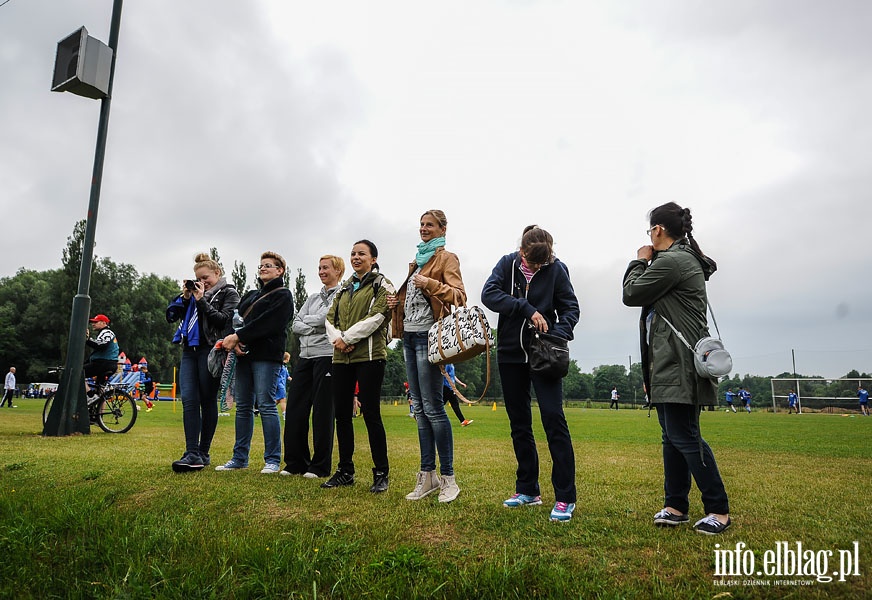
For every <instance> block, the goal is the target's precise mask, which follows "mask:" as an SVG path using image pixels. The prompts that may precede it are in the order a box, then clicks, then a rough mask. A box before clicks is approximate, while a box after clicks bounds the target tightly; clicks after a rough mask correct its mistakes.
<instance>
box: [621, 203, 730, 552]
mask: <svg viewBox="0 0 872 600" xmlns="http://www.w3.org/2000/svg"><path fill="white" fill-rule="evenodd" d="M648 221H649V225H648V227H649V229H648V231H647V232H646V233H647V234H648V235H649V236H650V239H651V243H650V244H649V245H645V246H642V247H641V248H639V249H638V251H637V253H636V259H635V260H632V261H630V264H629V265H628V266H627V270H626V272H625V273H624V292H623V301H624V304H626V305H627V306H639V307H641V308H642V314H641V323H640V328H641V339H640V343H641V347H642V375H643V380H644V382H645V386H646V389H647V390H648V393H649V395H650V398H651V402H652V403H653V404H654V406H655V407H656V408H657V419H658V421H659V422H660V429H661V438H662V440H663V479H664V485H663V488H664V492H665V495H664V501H663V509H662V510H660V511H659V512H658V513H656V514H655V515H654V524H655V525H658V526H669V527H675V526H678V525H681V524H682V523H687V522H688V521H689V517H688V512H689V509H690V501H689V493H690V483H691V478H693V480H694V481H696V485H697V487H698V488H699V490H700V492H701V494H702V501H703V506H704V509H705V512H706V516H705V517H703V518H702V519H700V520H698V521H697V522H696V523H695V524H694V526H693V528H694V529H695V530H696V531H698V532H699V533H703V534H707V535H715V534H719V533H722V532H724V531H725V530H726V529H727V528H728V527H729V526H730V522H731V521H730V504H729V499H728V498H727V491H726V489H725V487H724V482H723V480H722V479H721V474H720V471H719V470H718V466H717V463H716V462H715V456H714V454H713V453H712V450H711V448H710V447H709V445H708V444H707V443H706V441H705V440H704V439H703V438H702V436H701V435H700V427H699V415H700V410H701V407H702V406H711V405H714V404H717V391H718V390H717V381H716V380H715V379H713V378H710V377H702V376H700V375H699V374H698V373H697V371H696V368H695V367H694V356H693V352H692V351H691V350H689V349H688V348H686V347H685V346H684V345H683V344H682V343H681V341H680V340H679V339H678V337H677V336H676V335H675V333H674V332H673V331H672V329H671V328H670V327H669V325H668V324H667V323H666V321H667V320H668V321H669V322H670V323H672V325H673V326H674V327H675V328H676V329H677V330H678V331H680V332H681V333H682V334H683V335H684V337H685V338H686V339H687V341H688V343H690V344H691V346H692V345H693V344H695V343H696V342H697V341H698V340H699V339H700V338H703V337H706V336H708V335H709V332H708V325H707V321H706V306H707V303H708V302H707V298H706V281H707V280H708V278H709V276H710V275H711V274H712V273H713V272H714V271H715V269H716V268H717V267H716V265H715V264H714V261H712V260H711V259H709V258H708V257H706V256H705V255H704V254H703V252H702V250H700V248H699V245H698V244H697V243H696V240H694V239H693V235H692V233H691V232H692V231H693V222H692V220H691V215H690V210H688V209H686V208H681V207H680V206H678V205H677V204H675V203H674V202H669V203H667V204H664V205H662V206H658V207H657V208H655V209H653V210H652V211H651V212H650V213H648Z"/></svg>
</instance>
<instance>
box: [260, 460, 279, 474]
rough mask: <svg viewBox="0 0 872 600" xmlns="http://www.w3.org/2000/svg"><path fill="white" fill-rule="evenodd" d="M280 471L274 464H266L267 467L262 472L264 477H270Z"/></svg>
mask: <svg viewBox="0 0 872 600" xmlns="http://www.w3.org/2000/svg"><path fill="white" fill-rule="evenodd" d="M279 470H280V468H279V466H278V465H274V464H272V463H266V465H265V466H264V467H263V468H262V469H261V470H260V472H261V473H263V474H264V475H269V474H272V473H278V472H279Z"/></svg>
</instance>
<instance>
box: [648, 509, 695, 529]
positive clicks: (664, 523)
mask: <svg viewBox="0 0 872 600" xmlns="http://www.w3.org/2000/svg"><path fill="white" fill-rule="evenodd" d="M689 520H690V519H689V518H688V516H687V515H676V514H673V513H671V512H669V511H668V510H666V509H665V508H664V509H663V510H661V511H660V512H658V513H657V514H656V515H654V524H655V525H657V526H658V527H675V526H676V525H682V524H684V523H687V522H688V521H689Z"/></svg>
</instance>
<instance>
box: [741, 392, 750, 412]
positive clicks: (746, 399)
mask: <svg viewBox="0 0 872 600" xmlns="http://www.w3.org/2000/svg"><path fill="white" fill-rule="evenodd" d="M739 398H741V399H742V404H744V405H745V410H746V411H748V414H751V392H749V391H748V390H746V389H745V388H743V387H740V388H739Z"/></svg>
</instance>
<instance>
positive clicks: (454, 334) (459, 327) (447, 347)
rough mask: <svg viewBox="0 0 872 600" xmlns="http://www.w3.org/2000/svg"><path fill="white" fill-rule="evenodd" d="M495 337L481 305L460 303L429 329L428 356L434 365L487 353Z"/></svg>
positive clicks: (461, 360) (457, 361)
mask: <svg viewBox="0 0 872 600" xmlns="http://www.w3.org/2000/svg"><path fill="white" fill-rule="evenodd" d="M493 344H494V336H493V332H492V331H491V327H490V324H489V323H488V322H487V317H486V316H485V314H484V311H483V310H482V309H481V308H479V307H478V306H473V307H470V308H467V307H466V306H458V307H456V308H455V309H454V311H452V312H451V314H449V315H446V316H444V317H442V318H441V319H439V320H438V321H436V322H435V323H433V325H432V326H431V327H430V331H428V332H427V359H428V360H429V361H430V362H431V363H432V364H434V365H447V364H448V363H459V362H463V361H465V360H469V359H470V358H472V357H474V356H477V355H479V354H481V353H482V352H487V353H488V358H490V347H491V346H492V345H493Z"/></svg>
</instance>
